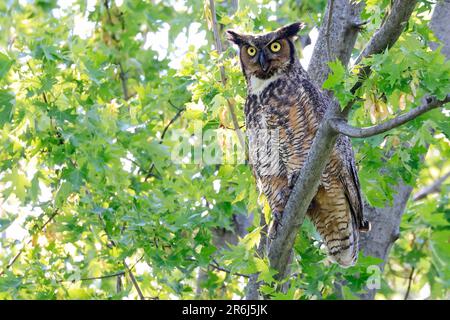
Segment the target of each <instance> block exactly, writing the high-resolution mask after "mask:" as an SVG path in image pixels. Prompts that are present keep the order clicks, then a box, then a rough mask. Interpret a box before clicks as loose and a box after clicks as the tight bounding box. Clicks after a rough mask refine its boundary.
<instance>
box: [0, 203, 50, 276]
mask: <svg viewBox="0 0 450 320" xmlns="http://www.w3.org/2000/svg"><path fill="white" fill-rule="evenodd" d="M58 213H59V210H58V209H55V211H54V212H53V214H52V215H51V216H50V217H49V218H48V219H47V221H45V223H44V224H43V225H42V227H40V228H39V231H38V233H39V232H42V230H44V229H45V227H46V226H47V225H48V224H49V223H50V222H51V221H52V220H53V219H54V218H55V217H56V215H57V214H58ZM31 241H33V237H31V238H30V239H29V240H28V241H27V242H26V243H25V244H24V245H23V246H22V249H20V250H19V252H18V253H17V254H16V255H15V256H14V258H12V259H11V261H10V262H9V263H8V264H7V265H6V267H5V268H4V269H3V270H2V271H1V272H0V276H2V275H4V274H5V273H6V271H7V270H8V269H10V268H11V267H12V266H13V265H14V263H16V261H17V259H19V257H20V256H21V255H22V253H23V252H24V251H25V248H26V246H27V245H29V244H30V243H31Z"/></svg>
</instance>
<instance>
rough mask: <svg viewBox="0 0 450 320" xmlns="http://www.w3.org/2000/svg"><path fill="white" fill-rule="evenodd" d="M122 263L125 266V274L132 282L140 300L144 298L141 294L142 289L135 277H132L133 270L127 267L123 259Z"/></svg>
mask: <svg viewBox="0 0 450 320" xmlns="http://www.w3.org/2000/svg"><path fill="white" fill-rule="evenodd" d="M123 265H124V266H125V269H126V270H127V275H128V276H129V277H130V279H131V282H132V283H133V286H134V288H135V289H136V291H137V293H138V295H139V298H140V299H141V300H145V297H144V295H143V294H142V290H141V288H140V287H139V284H138V282H137V281H136V278H135V277H134V274H133V272H131V269H130V268H129V267H128V265H127V263H126V262H125V259H124V260H123Z"/></svg>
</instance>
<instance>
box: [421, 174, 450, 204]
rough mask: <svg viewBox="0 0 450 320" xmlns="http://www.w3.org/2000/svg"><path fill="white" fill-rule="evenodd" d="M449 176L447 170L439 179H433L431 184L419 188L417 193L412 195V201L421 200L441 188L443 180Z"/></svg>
mask: <svg viewBox="0 0 450 320" xmlns="http://www.w3.org/2000/svg"><path fill="white" fill-rule="evenodd" d="M449 177H450V171H449V172H447V173H446V174H444V175H443V176H442V177H440V178H439V179H437V180H436V181H434V182H433V183H432V184H430V185H429V186H426V187H424V188H422V189H420V190H419V191H417V193H416V194H415V195H414V196H413V201H418V200H421V199H423V198H425V197H427V196H428V195H430V194H432V193H435V192H439V191H440V189H441V186H442V184H443V183H444V182H445V180H447V179H448V178H449Z"/></svg>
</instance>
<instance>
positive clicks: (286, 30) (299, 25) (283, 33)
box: [276, 22, 305, 38]
mask: <svg viewBox="0 0 450 320" xmlns="http://www.w3.org/2000/svg"><path fill="white" fill-rule="evenodd" d="M304 27H305V24H304V23H303V22H295V23H291V24H288V25H287V26H284V27H281V28H280V29H278V30H277V31H276V32H277V33H278V35H279V37H280V38H293V37H295V36H296V35H297V33H298V32H299V31H300V30H302V29H303V28H304Z"/></svg>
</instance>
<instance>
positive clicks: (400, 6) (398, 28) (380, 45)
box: [355, 0, 417, 65]
mask: <svg viewBox="0 0 450 320" xmlns="http://www.w3.org/2000/svg"><path fill="white" fill-rule="evenodd" d="M416 3H417V0H394V1H393V3H392V6H391V9H390V13H389V14H388V16H387V17H386V19H385V20H384V23H383V24H382V25H381V26H380V28H379V29H378V30H377V31H376V32H375V33H374V34H373V36H372V38H371V39H370V40H369V42H368V43H367V45H366V47H365V48H364V49H363V51H362V52H361V54H360V55H359V56H358V58H357V59H356V61H355V65H357V64H359V63H360V62H361V60H362V59H363V58H367V57H369V56H371V55H373V54H378V53H381V52H383V51H384V50H386V49H389V48H391V47H392V46H393V45H394V44H395V42H396V41H397V39H398V38H399V37H400V35H401V34H402V32H403V30H404V29H405V26H406V24H407V22H408V20H409V17H410V16H411V14H412V12H413V10H414V7H415V6H416Z"/></svg>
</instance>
